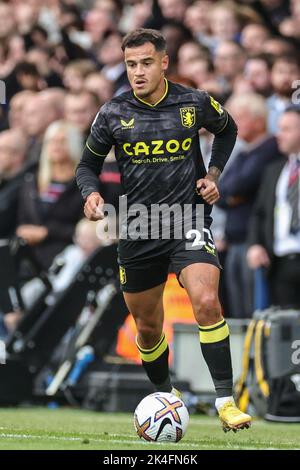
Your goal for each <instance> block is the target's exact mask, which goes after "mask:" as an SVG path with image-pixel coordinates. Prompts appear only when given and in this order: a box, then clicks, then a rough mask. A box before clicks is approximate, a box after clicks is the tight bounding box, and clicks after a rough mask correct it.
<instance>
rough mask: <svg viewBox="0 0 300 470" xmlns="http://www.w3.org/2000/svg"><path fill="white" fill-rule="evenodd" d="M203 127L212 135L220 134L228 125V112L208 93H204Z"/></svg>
mask: <svg viewBox="0 0 300 470" xmlns="http://www.w3.org/2000/svg"><path fill="white" fill-rule="evenodd" d="M203 114H204V115H203V121H202V127H204V128H205V129H207V130H208V131H209V132H211V133H212V134H219V132H222V130H223V129H225V127H226V125H227V123H228V113H227V111H226V110H225V109H224V108H223V107H222V106H221V105H220V103H218V101H216V100H215V99H214V98H213V97H212V96H210V95H209V94H208V93H207V92H204V103H203Z"/></svg>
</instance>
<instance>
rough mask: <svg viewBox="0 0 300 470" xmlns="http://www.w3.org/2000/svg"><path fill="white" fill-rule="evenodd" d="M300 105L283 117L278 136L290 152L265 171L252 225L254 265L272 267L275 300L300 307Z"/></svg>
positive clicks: (250, 253) (249, 256) (251, 261)
mask: <svg viewBox="0 0 300 470" xmlns="http://www.w3.org/2000/svg"><path fill="white" fill-rule="evenodd" d="M299 126H300V107H297V106H291V107H289V108H288V109H287V110H286V111H285V112H284V114H283V115H282V117H281V118H280V121H279V131H278V134H277V140H278V145H279V148H280V150H281V151H282V152H283V153H284V154H285V155H286V157H287V158H286V159H282V160H280V161H278V162H276V163H274V164H272V165H270V166H269V167H268V168H267V170H266V172H265V175H264V178H263V180H262V184H261V187H260V191H259V194H258V197H257V201H256V204H255V207H254V212H253V217H252V219H251V223H250V225H249V230H250V232H249V243H250V248H249V250H248V253H247V259H248V263H249V266H250V267H251V268H252V269H256V268H258V267H261V266H264V267H266V268H269V279H270V287H271V302H272V303H273V304H275V305H279V306H281V307H297V308H299V307H300V202H299V188H300V134H299Z"/></svg>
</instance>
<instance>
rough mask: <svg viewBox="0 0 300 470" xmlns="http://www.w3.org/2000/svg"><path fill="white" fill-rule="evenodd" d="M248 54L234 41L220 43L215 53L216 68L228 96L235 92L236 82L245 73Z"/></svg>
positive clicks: (224, 91)
mask: <svg viewBox="0 0 300 470" xmlns="http://www.w3.org/2000/svg"><path fill="white" fill-rule="evenodd" d="M245 63H246V53H245V51H244V49H243V48H242V47H241V46H240V45H239V44H237V43H235V42H233V41H223V42H220V43H219V45H218V47H217V48H216V52H215V59H214V66H215V70H216V74H217V76H218V79H219V82H220V85H221V86H222V88H223V93H224V94H225V95H226V94H227V96H229V95H230V93H231V92H232V90H233V87H234V82H235V80H236V79H237V78H238V77H240V76H241V75H242V74H243V72H244V67H245Z"/></svg>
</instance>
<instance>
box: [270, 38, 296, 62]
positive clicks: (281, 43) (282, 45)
mask: <svg viewBox="0 0 300 470" xmlns="http://www.w3.org/2000/svg"><path fill="white" fill-rule="evenodd" d="M262 52H264V53H265V54H269V55H270V56H271V57H273V58H274V59H275V58H277V57H279V56H282V55H285V54H295V53H296V52H297V51H296V49H295V47H294V46H293V44H292V43H291V42H289V41H287V40H285V39H282V38H279V37H271V38H270V39H267V40H266V41H265V42H264V43H263V45H262Z"/></svg>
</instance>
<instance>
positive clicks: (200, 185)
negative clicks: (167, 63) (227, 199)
mask: <svg viewBox="0 0 300 470" xmlns="http://www.w3.org/2000/svg"><path fill="white" fill-rule="evenodd" d="M202 127H205V129H207V130H208V131H209V132H212V133H213V134H214V135H215V137H214V141H213V145H212V152H211V158H210V162H209V165H208V172H207V175H206V176H205V178H201V179H199V180H198V181H197V192H198V194H200V195H201V196H202V198H203V199H204V200H205V201H206V202H207V203H208V204H214V203H215V202H216V201H217V200H218V199H219V197H220V195H219V190H218V180H219V177H220V175H221V173H222V171H223V169H224V167H225V165H226V163H227V161H228V159H229V157H230V155H231V152H232V150H233V147H234V144H235V141H236V137H237V125H236V124H235V122H234V120H233V119H232V117H231V116H230V114H229V113H228V111H226V110H225V109H224V108H222V106H221V105H220V104H219V103H218V102H217V101H215V100H214V99H213V98H212V97H211V96H210V95H208V94H207V93H205V102H204V122H203V123H202Z"/></svg>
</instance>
